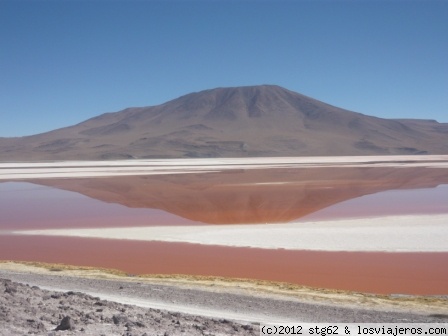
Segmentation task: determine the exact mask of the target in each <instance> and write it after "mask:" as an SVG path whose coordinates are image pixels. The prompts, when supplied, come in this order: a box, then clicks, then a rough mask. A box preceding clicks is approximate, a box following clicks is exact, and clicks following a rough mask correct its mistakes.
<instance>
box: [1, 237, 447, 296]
mask: <svg viewBox="0 0 448 336" xmlns="http://www.w3.org/2000/svg"><path fill="white" fill-rule="evenodd" d="M0 255H1V258H2V259H7V260H8V259H10V260H23V261H44V262H49V263H65V264H72V265H84V266H94V267H106V268H114V269H120V270H124V271H126V272H129V273H132V274H150V273H153V274H154V273H163V274H193V275H213V276H224V277H237V278H251V279H265V280H272V281H285V282H291V283H296V284H301V285H307V286H312V287H322V288H335V289H345V290H353V291H362V292H371V293H412V294H421V295H436V294H445V295H446V294H448V286H447V283H448V268H447V267H446V265H447V262H448V253H359V252H311V251H287V250H263V249H254V248H232V247H218V246H203V245H195V244H181V243H158V242H141V241H125V240H123V241H120V240H107V239H82V238H67V237H65V238H60V237H39V236H35V237H29V236H0Z"/></svg>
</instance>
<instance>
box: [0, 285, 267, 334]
mask: <svg viewBox="0 0 448 336" xmlns="http://www.w3.org/2000/svg"><path fill="white" fill-rule="evenodd" d="M0 293H1V294H0V335H2V336H3V335H4V336H12V335H30V334H31V335H46V336H47V335H48V336H49V335H51V336H56V335H107V336H112V335H123V336H137V335H138V336H143V335H148V336H149V335H151V336H153V335H162V336H171V335H172V336H175V335H192V336H194V335H258V334H259V331H258V326H257V325H255V324H254V325H252V324H240V323H237V322H233V321H229V320H225V319H212V318H206V317H199V316H192V315H187V314H180V313H176V312H168V311H163V310H159V309H149V308H141V307H137V306H131V305H126V304H119V303H116V302H110V301H105V300H100V299H99V298H98V297H93V296H90V295H87V294H83V293H80V292H73V291H68V292H65V293H61V292H54V291H48V290H43V289H40V288H39V287H37V286H30V285H24V284H21V283H17V282H13V281H11V280H5V279H0Z"/></svg>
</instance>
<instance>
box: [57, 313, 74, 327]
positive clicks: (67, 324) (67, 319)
mask: <svg viewBox="0 0 448 336" xmlns="http://www.w3.org/2000/svg"><path fill="white" fill-rule="evenodd" d="M74 329H75V324H74V323H73V320H72V319H71V317H70V316H65V317H64V318H63V319H62V320H61V323H59V325H58V326H57V327H56V329H55V330H74Z"/></svg>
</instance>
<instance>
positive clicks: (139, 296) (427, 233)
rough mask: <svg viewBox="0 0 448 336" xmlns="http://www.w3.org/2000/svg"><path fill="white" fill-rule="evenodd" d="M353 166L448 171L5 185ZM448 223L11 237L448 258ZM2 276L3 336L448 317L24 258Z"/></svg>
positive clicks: (276, 287) (384, 221) (373, 163)
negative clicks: (314, 171)
mask: <svg viewBox="0 0 448 336" xmlns="http://www.w3.org/2000/svg"><path fill="white" fill-rule="evenodd" d="M341 166H343V167H395V168H396V169H401V168H405V167H426V168H428V169H446V168H448V156H446V155H434V156H429V155H428V156H396V157H390V156H366V157H337V158H331V157H309V158H244V159H176V160H132V161H108V162H96V161H85V162H82V161H72V162H46V163H26V162H22V163H1V164H0V180H3V181H26V180H29V179H34V180H36V179H39V178H45V179H52V178H70V179H73V178H84V177H96V178H101V177H110V176H122V175H128V176H132V175H152V174H174V173H175V174H180V173H192V172H201V173H206V172H216V171H225V170H232V169H266V168H277V169H278V168H280V169H281V168H300V167H306V168H311V167H341ZM447 223H448V215H447V214H434V215H412V216H389V217H379V218H359V219H350V220H334V221H331V220H330V221H320V222H296V223H286V224H272V223H271V224H266V225H232V226H201V227H196V226H188V227H176V226H171V227H157V226H155V227H145V228H142V227H134V228H133V227H132V225H131V227H128V228H126V229H123V228H107V229H105V228H101V229H45V230H21V231H18V230H17V231H15V230H8V231H4V232H0V234H8V235H11V234H13V235H27V236H30V237H31V236H35V235H39V236H75V237H93V238H105V239H129V240H150V241H161V242H186V243H197V244H203V245H222V246H238V247H257V248H263V249H279V248H280V249H289V250H322V251H381V252H448V239H446V238H447V237H448V226H447ZM403 232H406V235H405V236H404V235H403ZM316 237H319V239H316ZM385 237H386V239H385ZM365 241H368V244H366V243H365ZM360 242H361V243H360ZM0 278H1V279H3V280H2V281H1V284H0V290H1V288H2V287H1V286H3V287H4V288H5V289H4V290H2V292H3V291H4V292H5V294H4V295H3V296H2V297H1V299H2V300H3V301H2V302H1V305H0V321H1V323H2V324H3V325H5V327H4V329H3V330H2V331H1V332H0V335H15V334H23V333H27V332H31V333H35V334H39V335H48V334H49V333H50V332H51V330H54V329H55V328H57V326H58V325H59V324H60V323H61V320H62V319H63V318H64V317H65V316H70V318H71V320H72V321H71V323H72V324H73V325H72V327H73V328H72V330H70V331H67V332H65V333H64V334H66V335H72V334H73V335H74V334H86V335H99V334H107V335H145V334H146V335H153V334H155V335H159V334H160V335H181V334H189V335H196V334H197V335H231V334H234V335H256V334H258V324H257V323H260V322H446V321H448V309H447V307H448V305H447V300H448V298H447V297H446V296H435V297H427V296H426V297H418V296H407V295H388V296H380V295H373V294H362V293H354V292H343V291H335V290H325V289H320V290H319V289H311V288H305V287H300V286H292V285H288V284H285V283H283V284H282V283H268V282H263V281H248V280H241V279H239V280H237V279H219V278H204V277H202V278H201V277H193V276H190V277H188V276H169V277H163V276H153V277H148V276H146V277H139V276H133V275H132V276H131V275H126V274H117V272H111V271H104V270H102V271H101V270H95V269H88V268H81V267H78V268H77V267H69V266H66V265H42V264H29V263H19V262H2V263H0ZM23 284H24V285H23ZM81 293H83V294H81Z"/></svg>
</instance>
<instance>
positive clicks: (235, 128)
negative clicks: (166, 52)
mask: <svg viewBox="0 0 448 336" xmlns="http://www.w3.org/2000/svg"><path fill="white" fill-rule="evenodd" d="M379 154H381V155H384V154H390V155H398V154H448V124H443V123H438V122H437V121H430V120H419V119H384V118H378V117H374V116H368V115H364V114H362V113H359V112H352V111H349V110H345V109H343V108H339V107H336V106H333V105H330V104H327V103H324V102H321V101H319V100H316V99H314V98H310V97H307V96H305V95H302V94H300V93H296V92H293V91H290V90H287V89H285V88H282V87H280V86H277V85H259V86H243V87H230V88H215V89H209V90H204V91H199V92H194V93H190V94H186V95H183V96H181V97H178V98H176V99H173V100H170V101H168V102H165V103H163V104H160V105H155V106H148V107H130V108H126V109H124V110H121V111H118V112H109V113H104V114H101V115H98V116H96V117H93V118H90V119H88V120H85V121H83V122H80V123H78V124H76V125H72V126H68V127H64V128H60V129H56V130H53V131H49V132H45V133H40V134H36V135H30V136H25V137H20V138H0V160H1V161H11V160H29V159H31V160H54V159H56V160H67V159H115V158H116V159H120V158H129V159H130V158H158V157H159V158H170V157H171V158H176V157H247V156H317V155H334V156H339V155H379Z"/></svg>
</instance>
